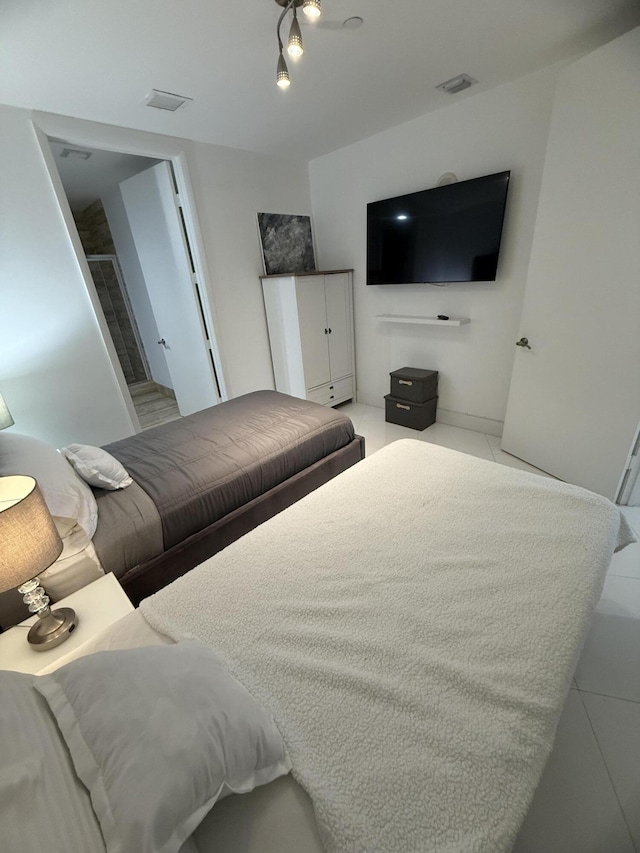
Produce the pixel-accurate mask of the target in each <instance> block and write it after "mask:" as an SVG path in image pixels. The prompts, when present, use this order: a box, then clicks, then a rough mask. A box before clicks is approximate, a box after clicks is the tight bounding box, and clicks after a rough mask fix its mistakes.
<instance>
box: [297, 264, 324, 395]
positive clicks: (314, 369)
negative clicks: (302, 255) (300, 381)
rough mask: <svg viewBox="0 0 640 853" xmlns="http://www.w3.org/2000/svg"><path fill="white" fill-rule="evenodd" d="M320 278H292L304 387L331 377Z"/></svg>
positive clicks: (321, 278) (318, 276)
mask: <svg viewBox="0 0 640 853" xmlns="http://www.w3.org/2000/svg"><path fill="white" fill-rule="evenodd" d="M324 280H325V276H323V275H304V276H300V277H299V278H296V299H297V301H298V321H299V324H300V344H301V348H302V363H303V365H304V379H305V384H306V386H307V389H309V388H315V387H316V386H317V385H322V384H323V383H325V382H328V381H329V380H330V379H331V371H330V367H329V329H328V326H327V306H326V302H325V295H324V292H325V288H324Z"/></svg>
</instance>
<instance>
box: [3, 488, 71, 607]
mask: <svg viewBox="0 0 640 853" xmlns="http://www.w3.org/2000/svg"><path fill="white" fill-rule="evenodd" d="M61 552H62V540H61V539H60V536H59V535H58V531H57V530H56V527H55V524H54V523H53V519H52V518H51V513H50V512H49V510H48V508H47V505H46V503H45V502H44V498H43V497H42V493H41V492H40V489H39V488H38V484H37V483H36V481H35V480H34V479H33V477H26V476H22V475H16V476H12V477H0V592H4V591H5V590H7V589H13V588H14V587H17V586H20V585H21V584H23V583H25V582H26V581H28V580H31V578H35V577H36V575H37V574H38V573H39V572H42V571H44V569H46V568H48V567H49V566H50V565H51V564H52V563H54V562H55V561H56V560H57V559H58V557H59V556H60V553H61Z"/></svg>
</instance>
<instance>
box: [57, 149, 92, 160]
mask: <svg viewBox="0 0 640 853" xmlns="http://www.w3.org/2000/svg"><path fill="white" fill-rule="evenodd" d="M92 154H93V151H86V150H85V149H83V148H63V149H62V151H61V152H60V156H61V157H77V158H78V159H79V160H88V159H89V157H91V155H92Z"/></svg>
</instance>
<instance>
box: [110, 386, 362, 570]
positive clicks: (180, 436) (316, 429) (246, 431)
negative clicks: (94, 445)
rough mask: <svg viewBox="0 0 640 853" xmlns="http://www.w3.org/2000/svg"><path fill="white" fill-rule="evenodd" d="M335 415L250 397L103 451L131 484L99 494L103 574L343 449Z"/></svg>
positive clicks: (286, 400)
mask: <svg viewBox="0 0 640 853" xmlns="http://www.w3.org/2000/svg"><path fill="white" fill-rule="evenodd" d="M353 437H354V431H353V424H352V423H351V421H350V419H349V418H348V417H346V416H345V415H342V414H340V413H339V412H337V411H335V410H334V409H331V408H327V407H325V406H319V405H317V404H316V403H311V402H309V401H307V400H300V399H298V398H295V397H290V396H288V395H286V394H280V393H278V392H276V391H255V392H253V393H251V394H246V395H244V396H242V397H237V398H235V399H234V400H229V401H228V402H226V403H222V404H220V405H218V406H214V407H213V408H210V409H205V410H203V411H202V412H197V413H196V414H194V415H189V417H186V418H181V419H179V420H177V421H172V422H171V423H168V424H165V425H163V426H160V427H155V428H154V429H150V430H146V431H144V432H141V433H138V434H137V435H134V436H131V437H130V438H126V439H123V440H122V441H117V442H115V443H113V444H109V445H106V447H105V449H106V450H108V451H109V453H111V454H113V456H115V457H116V458H117V459H119V460H120V462H122V464H123V465H124V466H125V468H126V469H127V470H128V471H129V473H130V474H131V476H132V477H133V479H134V481H135V483H134V486H131V487H129V488H128V489H124V490H123V491H122V492H98V493H97V496H98V507H99V518H100V522H99V527H98V531H97V533H96V537H95V538H94V545H95V547H96V550H97V551H98V555H99V557H100V560H101V562H102V564H103V566H104V568H105V569H106V570H111V571H114V572H115V573H116V574H117V575H121V574H122V572H123V571H124V570H125V569H126V568H130V567H132V566H134V565H137V564H138V563H140V562H143V561H144V560H147V559H150V558H151V557H153V556H155V555H157V554H158V553H161V552H162V551H163V550H167V549H169V548H171V547H172V546H174V545H176V544H178V543H179V542H182V541H183V540H184V539H186V538H187V537H188V536H191V535H192V534H194V533H197V532H198V531H200V530H202V529H204V528H205V527H207V526H208V525H210V524H213V523H214V522H215V521H217V520H219V519H221V518H223V517H224V516H225V515H227V514H228V513H230V512H232V511H233V510H235V509H237V508H238V507H240V506H243V505H244V504H246V503H248V502H249V501H251V500H253V499H254V498H257V497H259V496H260V495H262V494H264V493H265V492H267V491H268V490H269V489H272V488H274V487H275V486H277V485H279V484H280V483H282V482H284V481H285V480H287V479H288V478H289V477H292V476H293V475H294V474H297V473H298V472H300V471H302V470H304V469H305V468H307V467H309V466H310V465H313V464H314V463H315V462H317V461H318V460H320V459H323V458H324V457H325V456H327V455H329V454H330V453H333V452H334V451H336V450H339V449H340V448H341V447H344V446H345V445H347V444H349V443H350V442H351V441H352V440H353Z"/></svg>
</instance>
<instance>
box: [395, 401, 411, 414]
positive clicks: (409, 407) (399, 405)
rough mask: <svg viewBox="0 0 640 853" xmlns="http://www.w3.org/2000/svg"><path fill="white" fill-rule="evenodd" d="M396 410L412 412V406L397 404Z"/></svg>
mask: <svg viewBox="0 0 640 853" xmlns="http://www.w3.org/2000/svg"><path fill="white" fill-rule="evenodd" d="M396 409H406V410H407V411H408V412H410V411H411V406H403V405H402V403H396Z"/></svg>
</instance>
